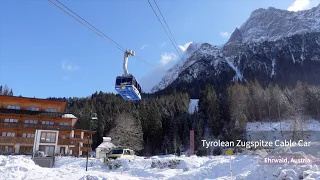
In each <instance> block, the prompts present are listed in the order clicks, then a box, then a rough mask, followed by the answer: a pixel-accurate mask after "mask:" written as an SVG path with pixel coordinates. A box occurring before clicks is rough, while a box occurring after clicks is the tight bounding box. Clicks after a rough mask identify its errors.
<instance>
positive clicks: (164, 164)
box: [151, 159, 180, 169]
mask: <svg viewBox="0 0 320 180" xmlns="http://www.w3.org/2000/svg"><path fill="white" fill-rule="evenodd" d="M179 164H180V160H179V159H172V160H169V161H164V162H161V161H160V160H158V161H152V162H151V168H160V169H163V168H171V169H175V168H177V166H178V165H179Z"/></svg>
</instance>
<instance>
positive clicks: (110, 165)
mask: <svg viewBox="0 0 320 180" xmlns="http://www.w3.org/2000/svg"><path fill="white" fill-rule="evenodd" d="M104 164H105V165H106V166H107V167H108V168H109V169H110V170H114V169H118V168H120V167H121V161H119V160H114V161H112V160H110V159H108V158H105V159H104Z"/></svg>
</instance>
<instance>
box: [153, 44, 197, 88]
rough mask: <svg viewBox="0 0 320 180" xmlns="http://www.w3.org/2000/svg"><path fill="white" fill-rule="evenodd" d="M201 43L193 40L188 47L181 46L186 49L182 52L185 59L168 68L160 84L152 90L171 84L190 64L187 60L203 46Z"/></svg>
mask: <svg viewBox="0 0 320 180" xmlns="http://www.w3.org/2000/svg"><path fill="white" fill-rule="evenodd" d="M201 44H202V43H195V42H191V43H189V44H187V45H186V46H187V47H186V48H185V47H180V49H181V50H182V51H184V53H183V54H182V57H183V59H180V60H179V61H178V62H177V63H176V64H175V65H174V66H173V67H172V68H170V69H169V70H168V72H167V73H166V75H165V76H164V77H163V78H162V80H161V81H160V82H159V84H158V85H156V86H155V87H153V88H152V89H151V92H155V91H158V90H161V89H163V88H165V87H167V86H168V85H169V84H171V83H172V81H173V80H175V79H176V78H177V77H178V75H179V73H180V72H181V71H183V69H185V68H186V67H187V66H188V64H189V65H190V63H187V62H186V61H187V60H188V58H189V57H190V56H191V55H192V54H193V53H194V52H195V51H197V50H198V49H199V48H200V47H201ZM186 63H187V64H186Z"/></svg>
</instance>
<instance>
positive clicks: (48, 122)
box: [42, 121, 54, 125]
mask: <svg viewBox="0 0 320 180" xmlns="http://www.w3.org/2000/svg"><path fill="white" fill-rule="evenodd" d="M42 124H46V125H54V122H53V121H42Z"/></svg>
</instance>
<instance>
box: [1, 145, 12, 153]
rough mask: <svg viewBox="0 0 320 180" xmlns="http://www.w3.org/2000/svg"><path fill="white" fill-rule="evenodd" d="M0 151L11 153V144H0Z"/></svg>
mask: <svg viewBox="0 0 320 180" xmlns="http://www.w3.org/2000/svg"><path fill="white" fill-rule="evenodd" d="M0 152H1V153H12V152H13V146H0Z"/></svg>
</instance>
